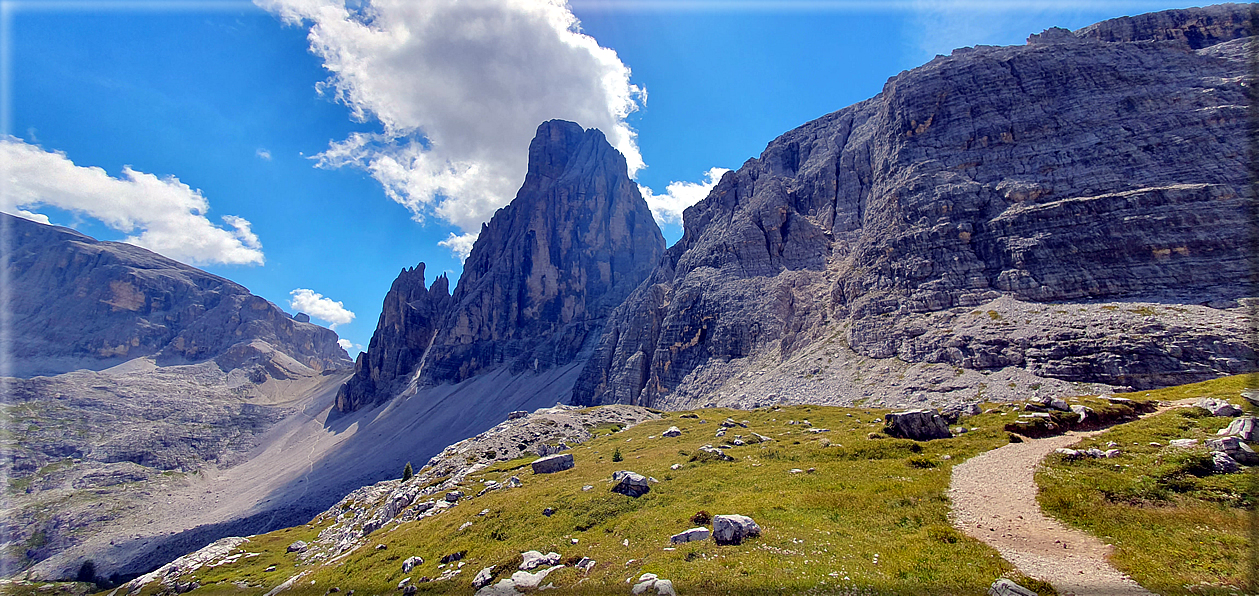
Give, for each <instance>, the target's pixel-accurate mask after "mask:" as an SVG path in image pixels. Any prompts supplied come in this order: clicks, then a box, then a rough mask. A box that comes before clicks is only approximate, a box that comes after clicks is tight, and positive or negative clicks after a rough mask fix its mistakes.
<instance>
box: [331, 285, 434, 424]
mask: <svg viewBox="0 0 1259 596" xmlns="http://www.w3.org/2000/svg"><path fill="white" fill-rule="evenodd" d="M449 307H450V282H449V280H447V279H446V276H445V275H442V276H439V277H438V278H437V279H436V280H434V281H433V285H432V287H425V283H424V263H420V264H419V266H417V267H412V268H410V269H403V270H402V272H401V273H399V274H398V278H397V279H395V280H394V281H393V285H392V286H391V287H390V288H389V293H387V294H385V303H384V305H383V306H382V307H381V311H380V320H379V321H378V322H377V323H376V331H375V333H373V334H372V340H371V343H369V344H368V346H367V351H366V352H363V353H361V354H359V356H358V360H357V361H356V362H355V363H354V376H353V377H351V378H350V379H349V380H348V381H346V383H345V384H344V385H342V386H341V389H340V390H339V391H338V393H337V409H338V410H340V411H342V412H349V411H353V410H356V409H358V408H359V407H361V406H362V405H364V404H366V403H372V402H374V401H376V396H377V395H393V394H396V393H397V391H398V390H399V389H400V388H401V387H403V386H405V384H406V383H407V382H408V381H409V380H410V375H411V373H413V372H415V370H416V367H417V366H419V364H420V361H421V360H422V359H423V358H424V353H425V352H426V351H427V350H428V347H429V345H431V344H432V342H433V338H434V336H435V335H436V333H437V329H438V326H439V325H440V324H441V318H442V316H443V315H445V313H446V311H447V310H448V309H449Z"/></svg>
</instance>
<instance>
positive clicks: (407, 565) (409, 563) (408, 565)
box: [402, 557, 424, 573]
mask: <svg viewBox="0 0 1259 596" xmlns="http://www.w3.org/2000/svg"><path fill="white" fill-rule="evenodd" d="M423 564H424V559H421V558H420V557H407V560H405V561H403V562H402V572H403V573H411V570H412V569H415V566H416V565H423Z"/></svg>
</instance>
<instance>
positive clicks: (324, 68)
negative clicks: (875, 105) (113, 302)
mask: <svg viewBox="0 0 1259 596" xmlns="http://www.w3.org/2000/svg"><path fill="white" fill-rule="evenodd" d="M0 3H2V4H3V10H2V11H0V18H2V19H3V23H2V25H3V27H4V29H3V38H4V44H5V45H4V48H3V50H4V72H3V76H4V81H3V83H4V84H3V88H4V92H5V96H4V97H3V104H4V105H3V110H0V120H3V121H2V122H0V126H2V127H3V132H4V134H5V135H7V136H6V137H5V139H4V140H3V143H2V144H0V147H2V148H3V149H4V152H5V153H4V156H3V157H4V160H5V162H6V163H5V164H4V168H5V171H4V174H5V178H6V180H7V184H6V186H5V193H4V200H3V201H2V202H0V209H3V210H5V211H9V212H18V211H21V212H25V213H27V214H32V215H31V216H32V217H41V216H42V217H46V218H47V219H48V221H51V222H52V223H54V224H58V225H66V226H70V227H74V228H76V229H78V230H80V231H82V232H84V233H87V234H90V235H92V236H94V237H97V238H100V239H104V240H128V241H132V242H135V243H137V244H140V245H142V246H146V247H148V248H151V249H153V250H156V251H157V252H161V253H163V254H166V255H167V256H171V257H172V258H176V259H179V260H183V261H186V262H188V261H191V262H194V264H197V265H198V266H201V267H203V268H204V269H207V270H209V271H211V272H213V273H216V274H218V275H222V276H224V277H227V278H229V279H232V280H234V281H236V282H238V283H241V284H242V285H245V286H246V287H248V288H249V289H250V290H252V291H253V292H254V293H256V294H259V295H261V296H263V297H265V298H267V299H269V300H271V301H272V302H275V303H276V304H278V305H280V306H281V307H283V308H285V309H287V310H289V311H290V312H293V311H295V310H296V308H294V307H295V305H296V306H297V307H301V308H304V309H305V310H306V311H307V312H310V313H311V314H312V316H314V317H315V318H316V321H317V322H321V323H324V324H336V327H335V329H336V331H337V332H338V334H340V335H341V337H342V338H343V339H345V340H347V342H348V343H349V344H350V346H351V349H350V352H351V355H352V356H353V355H354V353H355V352H356V351H357V349H356V346H366V345H367V343H368V340H369V339H370V337H371V334H372V331H373V329H374V327H375V323H376V319H377V317H378V316H379V312H380V305H381V301H382V299H383V297H384V294H385V292H386V291H387V290H388V288H389V285H390V283H391V282H392V281H393V278H394V277H395V276H396V275H397V273H398V270H399V269H401V268H403V267H409V266H414V265H415V264H417V263H419V262H421V261H423V262H425V263H427V265H428V266H427V271H428V272H429V275H428V280H429V282H430V283H431V281H432V279H433V278H434V277H435V276H436V275H438V274H440V273H441V272H443V271H444V272H447V273H448V275H450V277H451V279H452V282H453V281H455V280H457V279H458V276H459V272H460V267H461V266H460V262H461V261H460V257H459V255H458V254H456V250H455V249H458V248H460V247H461V246H462V247H464V248H466V245H467V242H469V241H470V240H471V238H472V235H473V234H475V231H476V230H478V229H479V223H480V222H481V221H485V220H487V219H488V217H489V216H490V215H491V214H492V213H493V210H494V208H496V207H499V206H502V205H504V204H506V202H507V201H509V200H510V199H511V197H512V196H513V194H514V190H515V188H516V186H518V185H519V183H520V181H521V180H523V175H524V169H523V163H524V162H523V157H524V154H525V151H526V149H527V145H528V140H529V136H531V134H530V133H531V131H532V129H533V128H535V127H536V126H537V124H539V123H540V122H541V121H542V120H544V119H547V118H553V117H559V118H568V119H576V120H577V121H578V122H580V123H581V124H583V125H585V126H588V127H589V126H598V127H599V128H601V129H604V132H605V133H607V134H608V136H609V139H610V140H612V141H613V143H614V144H616V145H617V146H618V147H619V148H622V149H623V150H624V151H626V152H627V153H628V154H629V156H630V162H631V164H639V163H641V164H643V167H641V168H639V169H637V171H636V173H635V176H636V179H637V181H638V183H639V184H640V185H642V186H644V187H646V188H649V189H651V191H650V196H651V197H652V199H651V202H652V204H653V206H654V207H655V208H656V210H657V214H658V219H659V220H660V221H661V223H662V230H663V231H664V233H665V238H666V240H667V241H668V242H669V243H672V242H673V241H675V240H676V239H677V238H678V237H679V236H680V235H681V228H680V226H679V225H678V223H677V213H678V211H679V210H680V209H681V208H682V207H684V206H685V204H688V203H689V202H693V201H694V200H696V199H698V198H700V197H702V195H703V193H704V186H703V183H704V182H705V181H706V180H710V179H711V177H712V176H713V175H715V174H718V173H719V171H712V168H730V169H734V168H738V167H739V165H741V164H742V163H743V162H744V161H745V160H747V159H748V158H751V157H755V156H757V155H758V154H759V153H760V151H761V150H762V149H763V148H764V147H765V145H766V144H767V143H768V142H769V141H770V140H772V139H773V138H774V137H776V136H777V135H779V134H781V133H783V132H786V131H787V130H789V129H791V128H794V127H796V126H799V125H800V124H803V123H805V122H807V121H809V120H811V119H814V118H817V117H819V116H822V115H824V114H827V113H829V112H832V111H835V110H838V109H841V108H843V107H845V106H847V105H850V104H852V103H855V102H858V101H861V100H864V99H866V98H869V97H871V96H873V95H875V94H877V93H878V92H879V91H880V89H881V88H882V86H883V84H884V82H885V81H886V80H887V78H888V77H891V76H894V75H896V74H897V73H898V72H900V71H902V70H906V69H910V68H913V67H915V66H918V65H920V64H922V63H923V62H926V61H927V60H929V59H930V58H931V57H932V56H934V55H935V54H936V53H948V52H949V51H950V50H951V49H953V48H955V47H960V46H967V45H975V44H991V45H1006V44H1018V43H1022V42H1023V40H1024V39H1025V38H1026V37H1027V35H1028V34H1029V33H1036V32H1040V31H1041V30H1043V29H1045V28H1047V27H1051V26H1061V27H1067V28H1071V29H1075V28H1079V27H1082V26H1084V25H1088V24H1091V23H1093V22H1096V21H1099V20H1103V19H1106V18H1113V17H1116V16H1122V15H1125V14H1137V13H1141V12H1149V11H1154V10H1162V9H1167V8H1180V7H1185V6H1192V5H1193V4H1192V3H1174V2H1171V3H1169V2H1156V1H1127V2H1068V1H1064V2H1053V1H1041V2H996V1H979V0H974V1H966V2H963V1H926V0H922V1H908V2H866V1H859V0H853V1H843V0H839V1H831V0H816V1H813V0H796V1H787V2H765V1H759V0H743V1H740V0H726V1H716V0H714V1H707V0H674V1H670V2H659V1H654V0H581V1H578V0H573V1H572V2H571V3H569V4H560V3H557V2H535V1H532V0H501V1H497V2H462V3H460V2H454V0H427V1H426V2H402V1H400V0H383V1H377V2H374V3H369V2H365V1H353V0H352V1H351V2H350V7H349V10H348V11H347V10H346V9H345V8H344V4H343V3H340V2H338V1H336V0H259V5H254V4H250V3H247V2H214V1H208V2H207V1H200V2H178V1H166V2H143V1H130V2H109V1H101V2H92V1H81V2H57V1H45V2H12V1H8V0H4V1H3V2H0ZM365 23H366V24H365ZM578 28H579V30H580V32H581V35H577V34H576V33H574V31H576V30H577V29H578ZM92 168H98V169H92ZM224 216H227V219H224ZM452 240H453V241H452ZM461 241H462V242H461ZM442 242H444V243H445V245H441V244H439V243H442ZM335 302H340V303H341V304H340V306H337V305H336V304H334V303H335ZM348 313H353V315H354V316H353V318H352V319H351V318H350V317H349V315H348Z"/></svg>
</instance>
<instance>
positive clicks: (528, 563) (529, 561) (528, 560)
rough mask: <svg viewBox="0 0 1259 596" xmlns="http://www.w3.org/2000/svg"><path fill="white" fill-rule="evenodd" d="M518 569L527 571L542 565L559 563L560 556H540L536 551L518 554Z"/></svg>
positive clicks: (552, 553)
mask: <svg viewBox="0 0 1259 596" xmlns="http://www.w3.org/2000/svg"><path fill="white" fill-rule="evenodd" d="M520 558H521V562H520V569H522V570H524V571H528V570H530V569H533V568H535V567H541V566H543V565H554V564H556V563H559V562H560V554H559V553H557V552H549V553H547V554H545V555H544V554H542V553H540V552H538V551H536V550H530V551H525V552H523V553H520Z"/></svg>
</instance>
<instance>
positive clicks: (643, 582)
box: [630, 573, 677, 596]
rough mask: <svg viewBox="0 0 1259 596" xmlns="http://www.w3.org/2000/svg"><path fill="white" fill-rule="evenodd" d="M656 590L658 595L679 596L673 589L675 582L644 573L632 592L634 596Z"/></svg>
mask: <svg viewBox="0 0 1259 596" xmlns="http://www.w3.org/2000/svg"><path fill="white" fill-rule="evenodd" d="M652 589H654V590H655V591H656V594H659V595H661V596H665V595H667V596H677V592H676V591H674V589H673V582H671V581H669V580H667V579H660V578H658V577H656V574H654V573H644V574H642V575H641V576H639V578H638V583H636V584H634V587H633V588H632V589H631V590H630V593H632V594H643V593H645V592H647V590H652Z"/></svg>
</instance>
